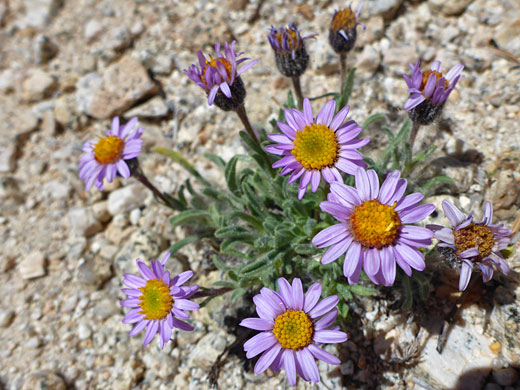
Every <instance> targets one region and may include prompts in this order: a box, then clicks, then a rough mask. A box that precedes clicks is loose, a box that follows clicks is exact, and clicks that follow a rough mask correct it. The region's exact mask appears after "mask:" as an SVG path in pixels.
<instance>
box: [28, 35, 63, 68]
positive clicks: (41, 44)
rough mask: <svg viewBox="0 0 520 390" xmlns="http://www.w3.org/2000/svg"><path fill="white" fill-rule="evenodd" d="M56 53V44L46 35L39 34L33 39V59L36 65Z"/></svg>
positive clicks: (44, 61) (49, 58)
mask: <svg viewBox="0 0 520 390" xmlns="http://www.w3.org/2000/svg"><path fill="white" fill-rule="evenodd" d="M57 53H58V46H56V44H55V43H54V42H52V41H51V39H50V38H49V37H48V36H47V35H45V34H40V35H38V36H37V37H36V39H35V40H34V60H35V62H36V63H37V64H38V65H41V64H44V63H46V62H48V61H49V60H51V59H52V58H54V56H56V54H57Z"/></svg>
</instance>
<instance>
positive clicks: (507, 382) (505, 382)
mask: <svg viewBox="0 0 520 390" xmlns="http://www.w3.org/2000/svg"><path fill="white" fill-rule="evenodd" d="M493 378H494V379H495V381H496V382H497V383H498V384H499V385H501V386H511V385H514V384H517V382H518V371H516V370H515V369H514V368H513V367H507V368H501V369H499V370H494V371H493Z"/></svg>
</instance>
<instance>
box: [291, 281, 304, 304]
mask: <svg viewBox="0 0 520 390" xmlns="http://www.w3.org/2000/svg"><path fill="white" fill-rule="evenodd" d="M292 292H293V302H294V307H292V309H294V310H296V311H298V310H301V309H303V287H302V281H301V280H300V279H299V278H294V279H293V282H292Z"/></svg>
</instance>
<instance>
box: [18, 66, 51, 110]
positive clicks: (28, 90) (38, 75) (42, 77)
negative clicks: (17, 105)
mask: <svg viewBox="0 0 520 390" xmlns="http://www.w3.org/2000/svg"><path fill="white" fill-rule="evenodd" d="M55 87H56V80H55V79H54V78H53V77H52V76H51V75H49V74H48V73H46V72H44V71H43V70H41V69H36V70H35V71H34V72H33V73H32V75H31V76H30V77H29V78H27V79H26V80H25V81H24V82H23V84H22V90H23V98H24V100H25V101H28V102H36V101H39V100H42V99H44V98H47V97H49V96H50V95H51V94H52V92H53V91H54V89H55Z"/></svg>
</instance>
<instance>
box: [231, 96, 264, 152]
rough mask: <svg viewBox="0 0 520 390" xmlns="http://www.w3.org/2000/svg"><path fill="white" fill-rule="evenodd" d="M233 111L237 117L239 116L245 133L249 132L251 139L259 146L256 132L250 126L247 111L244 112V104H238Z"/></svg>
mask: <svg viewBox="0 0 520 390" xmlns="http://www.w3.org/2000/svg"><path fill="white" fill-rule="evenodd" d="M235 111H236V113H237V115H238V117H239V118H240V120H241V121H242V124H243V125H244V127H245V129H246V131H247V134H249V136H250V137H251V138H252V139H253V141H255V142H256V144H257V145H258V146H261V145H260V141H258V138H257V137H256V134H255V132H254V130H253V127H252V126H251V123H250V122H249V118H248V117H247V113H246V109H245V107H244V105H243V104H241V105H240V106H238V108H237V109H236V110H235Z"/></svg>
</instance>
